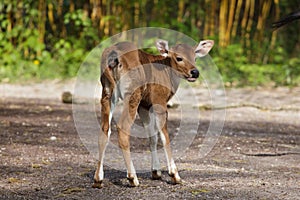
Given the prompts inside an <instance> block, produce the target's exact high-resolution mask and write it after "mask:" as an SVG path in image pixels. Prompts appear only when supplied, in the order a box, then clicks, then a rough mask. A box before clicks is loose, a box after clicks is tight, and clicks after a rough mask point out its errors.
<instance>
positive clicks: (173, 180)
mask: <svg viewBox="0 0 300 200" xmlns="http://www.w3.org/2000/svg"><path fill="white" fill-rule="evenodd" d="M170 177H171V183H172V184H174V185H176V184H180V183H181V178H180V177H179V175H178V173H177V174H170Z"/></svg>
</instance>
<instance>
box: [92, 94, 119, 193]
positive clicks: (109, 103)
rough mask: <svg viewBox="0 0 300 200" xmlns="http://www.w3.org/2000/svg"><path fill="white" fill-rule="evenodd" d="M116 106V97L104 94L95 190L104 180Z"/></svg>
mask: <svg viewBox="0 0 300 200" xmlns="http://www.w3.org/2000/svg"><path fill="white" fill-rule="evenodd" d="M115 104H116V98H114V96H113V97H112V98H110V95H108V94H106V93H105V92H104V93H103V96H102V99H101V130H100V133H99V138H98V146H99V161H98V164H97V170H96V172H95V175H94V184H93V187H95V188H101V187H102V181H103V178H104V172H103V161H104V154H105V149H106V147H107V144H108V142H109V138H110V133H111V130H110V123H111V119H112V113H113V111H114V108H115Z"/></svg>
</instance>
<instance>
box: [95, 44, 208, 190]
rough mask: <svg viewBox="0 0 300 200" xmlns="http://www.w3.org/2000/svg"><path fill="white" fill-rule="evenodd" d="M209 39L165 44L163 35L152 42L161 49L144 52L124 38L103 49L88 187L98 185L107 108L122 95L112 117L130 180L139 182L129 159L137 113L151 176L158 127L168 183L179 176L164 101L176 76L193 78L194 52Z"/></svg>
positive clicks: (201, 52) (202, 51) (156, 171)
mask: <svg viewBox="0 0 300 200" xmlns="http://www.w3.org/2000/svg"><path fill="white" fill-rule="evenodd" d="M213 44H214V42H213V41H212V40H205V41H201V42H200V43H199V45H198V46H197V47H191V46H189V45H186V44H178V45H175V46H174V47H172V48H171V49H169V47H168V42H167V41H164V40H158V41H157V42H156V47H157V49H158V50H159V52H160V53H161V55H151V54H148V53H146V52H144V51H142V50H140V49H137V47H136V46H135V45H134V44H132V43H129V42H121V43H117V44H115V45H113V46H111V47H109V48H107V49H105V50H104V52H103V54H102V60H101V71H102V75H101V84H102V87H103V90H102V98H101V130H100V135H99V161H98V167H97V170H96V173H95V176H94V185H93V187H101V186H102V181H103V176H104V173H103V160H104V152H105V149H106V146H107V144H108V141H109V137H110V122H111V119H112V113H113V110H114V108H115V105H116V103H117V101H118V100H119V99H122V100H123V101H124V107H123V111H122V114H121V116H120V119H119V120H118V122H117V129H118V139H119V146H120V148H121V149H122V152H123V156H124V160H125V164H126V167H127V178H128V180H129V183H130V185H131V186H138V185H139V182H138V179H137V176H136V172H135V168H134V166H133V163H132V160H131V154H130V142H129V138H130V128H131V125H132V124H133V122H134V120H135V117H136V114H137V113H138V114H139V116H140V118H141V120H142V122H143V125H144V128H145V131H146V132H147V133H148V135H149V138H150V150H151V156H152V169H151V170H152V177H153V179H160V178H161V169H160V164H159V160H158V156H157V140H158V133H159V134H160V137H161V141H162V143H163V146H164V150H165V154H166V158H167V163H168V172H169V175H170V177H171V180H172V183H174V184H176V183H179V182H180V176H179V174H178V170H177V167H176V165H175V163H174V160H173V158H172V153H171V148H170V139H169V134H168V130H167V123H166V120H167V102H168V101H169V99H170V98H171V97H172V96H173V95H174V94H175V92H176V91H177V89H178V85H179V80H180V78H184V79H186V80H188V81H190V82H192V81H195V80H196V78H198V76H199V71H198V70H197V69H196V67H195V58H196V56H198V57H203V56H205V55H206V54H207V53H208V52H209V51H210V49H211V48H212V46H213ZM153 116H154V117H153ZM153 119H154V120H153Z"/></svg>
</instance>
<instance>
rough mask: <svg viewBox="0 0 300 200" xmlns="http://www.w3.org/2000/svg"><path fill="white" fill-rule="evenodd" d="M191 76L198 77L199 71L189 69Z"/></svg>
mask: <svg viewBox="0 0 300 200" xmlns="http://www.w3.org/2000/svg"><path fill="white" fill-rule="evenodd" d="M191 75H192V78H198V77H199V71H198V70H197V69H193V70H191Z"/></svg>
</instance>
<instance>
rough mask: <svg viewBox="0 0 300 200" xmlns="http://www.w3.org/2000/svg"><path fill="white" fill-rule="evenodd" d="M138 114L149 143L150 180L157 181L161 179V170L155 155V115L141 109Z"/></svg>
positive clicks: (156, 131)
mask: <svg viewBox="0 0 300 200" xmlns="http://www.w3.org/2000/svg"><path fill="white" fill-rule="evenodd" d="M138 112H139V116H140V118H141V120H142V122H143V126H144V128H145V131H146V133H147V135H148V137H149V141H150V151H151V171H152V179H154V180H159V179H161V168H160V162H159V159H158V155H157V141H158V135H157V134H158V130H157V128H156V126H155V115H154V114H153V113H151V112H150V110H148V109H145V108H142V107H140V108H139V110H138Z"/></svg>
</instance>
